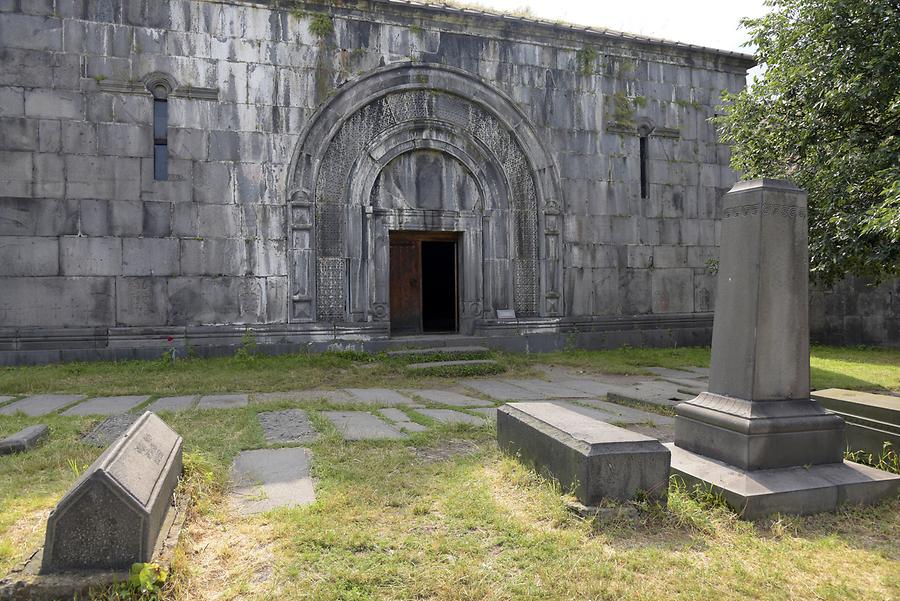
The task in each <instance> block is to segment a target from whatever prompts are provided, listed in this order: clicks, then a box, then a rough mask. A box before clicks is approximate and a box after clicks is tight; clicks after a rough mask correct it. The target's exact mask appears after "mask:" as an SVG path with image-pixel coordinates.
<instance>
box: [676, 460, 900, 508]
mask: <svg viewBox="0 0 900 601" xmlns="http://www.w3.org/2000/svg"><path fill="white" fill-rule="evenodd" d="M664 446H665V447H666V448H668V449H669V451H670V452H671V453H672V473H673V474H675V475H678V476H680V477H681V478H682V479H683V480H684V481H685V483H686V484H688V485H689V486H691V485H694V484H701V485H704V484H706V485H709V486H711V487H712V489H713V490H714V491H716V492H718V493H721V494H722V496H723V498H724V499H725V502H726V503H727V504H728V505H729V506H730V507H731V508H732V509H734V510H735V511H736V512H737V513H738V514H739V515H740V516H741V517H742V518H743V519H746V520H755V519H758V518H762V517H766V516H768V515H771V514H773V513H785V514H793V515H809V514H814V513H821V512H826V511H835V510H836V509H838V508H839V507H841V506H843V505H870V504H873V503H878V502H880V501H882V500H887V499H891V498H893V497H895V496H896V495H897V494H898V493H900V475H896V474H890V473H888V472H884V471H881V470H878V469H875V468H872V467H868V466H865V465H861V464H859V463H853V462H851V461H844V462H843V463H829V464H822V465H813V466H810V467H808V468H807V467H789V468H779V469H768V470H755V471H746V470H742V469H740V468H738V467H735V466H732V465H728V464H726V463H723V462H721V461H716V460H715V459H710V458H709V457H705V456H703V455H699V454H697V453H692V452H690V451H687V450H685V449H682V448H681V447H678V446H675V444H674V443H667V444H665V445H664Z"/></svg>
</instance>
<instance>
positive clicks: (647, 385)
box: [606, 381, 693, 407]
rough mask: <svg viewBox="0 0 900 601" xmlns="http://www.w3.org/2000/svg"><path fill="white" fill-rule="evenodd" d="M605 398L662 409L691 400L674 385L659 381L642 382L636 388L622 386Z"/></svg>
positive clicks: (689, 396) (690, 397)
mask: <svg viewBox="0 0 900 601" xmlns="http://www.w3.org/2000/svg"><path fill="white" fill-rule="evenodd" d="M606 396H607V398H608V399H609V400H624V401H638V402H643V403H650V404H653V405H660V406H662V407H674V406H675V405H677V404H678V403H683V402H684V401H688V400H690V399H692V398H693V396H691V395H689V394H684V393H683V392H679V391H678V387H677V386H675V385H674V384H669V383H668V382H659V381H656V382H643V383H641V384H638V385H637V386H622V387H620V388H617V389H616V390H611V391H610V392H609V393H608V394H607V395H606Z"/></svg>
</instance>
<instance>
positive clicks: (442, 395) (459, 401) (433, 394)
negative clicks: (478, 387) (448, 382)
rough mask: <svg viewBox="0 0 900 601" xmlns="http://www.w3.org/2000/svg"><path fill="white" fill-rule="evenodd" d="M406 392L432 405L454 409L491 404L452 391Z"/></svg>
mask: <svg viewBox="0 0 900 601" xmlns="http://www.w3.org/2000/svg"><path fill="white" fill-rule="evenodd" d="M407 392H409V393H410V394H414V395H416V396H420V397H422V398H423V399H425V400H426V401H431V402H432V403H440V404H442V405H453V406H455V407H484V406H486V405H492V404H493V403H492V402H491V401H486V400H484V399H476V398H474V397H470V396H467V395H465V394H460V393H458V392H453V391H452V390H409V391H407Z"/></svg>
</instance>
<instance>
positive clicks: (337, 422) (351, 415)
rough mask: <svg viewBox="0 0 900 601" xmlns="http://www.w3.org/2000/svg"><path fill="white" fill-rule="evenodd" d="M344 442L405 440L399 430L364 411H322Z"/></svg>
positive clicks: (404, 436)
mask: <svg viewBox="0 0 900 601" xmlns="http://www.w3.org/2000/svg"><path fill="white" fill-rule="evenodd" d="M322 415H324V416H325V417H326V418H327V419H328V420H329V421H330V422H331V423H332V424H334V427H335V428H337V431H338V432H340V434H341V436H342V437H343V438H344V440H396V439H401V438H406V435H405V434H403V432H401V431H400V430H398V429H397V428H395V427H394V426H392V425H390V424H388V423H387V422H385V421H382V420H380V419H378V418H377V417H375V416H374V415H372V414H371V413H367V412H365V411H323V412H322Z"/></svg>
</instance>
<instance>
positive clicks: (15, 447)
mask: <svg viewBox="0 0 900 601" xmlns="http://www.w3.org/2000/svg"><path fill="white" fill-rule="evenodd" d="M49 431H50V430H49V429H48V428H47V426H46V425H44V424H38V425H36V426H29V427H27V428H24V429H22V430H20V431H18V432H16V433H15V434H13V435H12V436H7V437H6V438H4V439H3V440H0V455H9V454H10V453H22V452H24V451H28V450H30V449H33V448H34V447H36V446H37V445H38V444H40V442H41V440H43V439H44V438H46V436H47V434H48V433H49Z"/></svg>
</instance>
